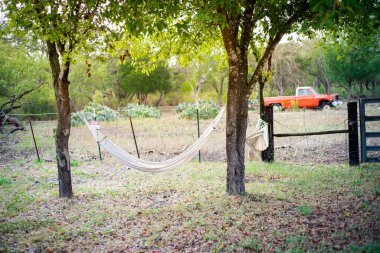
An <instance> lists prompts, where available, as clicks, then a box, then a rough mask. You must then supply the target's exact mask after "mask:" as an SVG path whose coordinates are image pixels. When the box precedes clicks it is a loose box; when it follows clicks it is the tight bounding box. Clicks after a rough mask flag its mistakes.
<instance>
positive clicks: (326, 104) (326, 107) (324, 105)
mask: <svg viewBox="0 0 380 253" xmlns="http://www.w3.org/2000/svg"><path fill="white" fill-rule="evenodd" d="M319 108H321V110H322V111H328V110H331V104H330V103H329V102H322V103H321V105H320V107H319Z"/></svg>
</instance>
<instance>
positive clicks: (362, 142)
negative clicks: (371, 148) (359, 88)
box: [359, 98, 367, 162]
mask: <svg viewBox="0 0 380 253" xmlns="http://www.w3.org/2000/svg"><path fill="white" fill-rule="evenodd" d="M359 112H360V151H361V160H362V162H367V150H366V147H367V135H366V125H365V102H364V99H363V98H360V99H359Z"/></svg>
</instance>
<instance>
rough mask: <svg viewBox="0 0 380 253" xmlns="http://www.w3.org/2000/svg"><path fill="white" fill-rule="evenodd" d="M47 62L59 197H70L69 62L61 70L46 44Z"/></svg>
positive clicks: (56, 56)
mask: <svg viewBox="0 0 380 253" xmlns="http://www.w3.org/2000/svg"><path fill="white" fill-rule="evenodd" d="M47 48H48V55H49V62H50V67H51V71H52V79H53V86H54V92H55V98H56V103H57V109H58V124H57V129H55V147H56V155H57V167H58V183H59V197H72V196H73V190H72V183H71V169H70V155H69V137H70V128H71V115H70V98H69V83H70V82H69V80H68V75H69V71H70V60H67V61H66V62H65V63H64V64H63V65H62V68H61V65H60V62H59V54H58V51H57V47H56V44H55V43H52V42H47Z"/></svg>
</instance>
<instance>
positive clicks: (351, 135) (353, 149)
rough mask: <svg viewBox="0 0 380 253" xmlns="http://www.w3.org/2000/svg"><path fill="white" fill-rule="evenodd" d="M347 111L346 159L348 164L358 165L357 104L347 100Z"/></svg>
mask: <svg viewBox="0 0 380 253" xmlns="http://www.w3.org/2000/svg"><path fill="white" fill-rule="evenodd" d="M347 113H348V159H349V164H350V166H357V165H359V134H358V104H357V102H349V103H348V104H347Z"/></svg>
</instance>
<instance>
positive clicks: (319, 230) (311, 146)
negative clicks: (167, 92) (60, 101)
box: [0, 108, 380, 252]
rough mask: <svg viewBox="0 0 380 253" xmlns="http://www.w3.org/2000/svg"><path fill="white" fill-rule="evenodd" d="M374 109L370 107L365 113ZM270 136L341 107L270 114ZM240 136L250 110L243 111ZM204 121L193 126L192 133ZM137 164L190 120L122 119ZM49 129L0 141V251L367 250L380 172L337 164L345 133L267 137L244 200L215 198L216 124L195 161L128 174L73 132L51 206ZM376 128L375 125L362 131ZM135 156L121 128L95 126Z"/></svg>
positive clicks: (221, 170) (188, 139)
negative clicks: (66, 168) (65, 177)
mask: <svg viewBox="0 0 380 253" xmlns="http://www.w3.org/2000/svg"><path fill="white" fill-rule="evenodd" d="M377 110H378V108H374V111H375V113H376V111H377ZM274 118H275V126H274V129H275V132H277V133H280V132H292V131H297V132H303V131H319V130H333V129H345V128H346V127H347V121H346V118H347V116H346V111H345V110H332V111H328V112H320V111H299V112H292V111H289V112H278V113H275V117H274ZM249 119H250V121H249V122H250V124H249V129H248V134H250V133H252V132H253V130H254V127H255V124H256V121H257V113H256V112H250V115H249ZM209 122H210V121H202V122H201V129H204V128H205V127H206V126H207V124H208V123H209ZM133 123H134V128H135V131H136V137H137V142H138V145H139V149H140V153H141V157H142V158H144V159H147V160H156V161H158V160H162V159H166V158H168V157H171V156H173V155H175V154H178V153H180V152H181V151H182V150H184V149H185V148H186V147H187V145H189V144H191V143H192V142H193V141H194V140H195V139H196V137H197V126H196V122H195V121H189V120H185V119H178V116H177V115H176V114H175V113H174V112H173V111H172V108H167V109H166V110H165V112H164V115H163V117H162V118H161V119H134V120H133ZM54 124H55V123H54V122H53V121H39V122H34V123H33V126H34V130H35V134H36V138H37V144H38V146H39V151H40V155H41V157H42V162H38V161H36V156H35V151H34V147H33V143H32V139H31V135H30V132H29V131H27V132H19V133H17V134H14V135H11V136H8V137H4V138H2V140H1V146H0V149H1V150H0V151H1V153H0V154H1V157H0V212H1V218H0V252H2V251H4V252H7V251H10V252H17V251H28V252H52V251H81V252H83V251H84V252H86V251H91V252H105V251H115V252H336V251H338V252H339V251H344V252H379V251H380V243H379V234H380V226H379V225H380V202H379V196H380V169H379V165H378V164H372V165H371V164H367V165H362V166H360V167H349V166H348V165H347V163H348V162H347V160H348V158H347V156H348V155H347V153H348V152H347V137H346V135H342V134H340V135H328V136H316V137H308V138H301V137H297V138H277V139H275V159H276V162H275V163H273V164H263V163H261V162H260V161H257V160H258V157H256V159H255V161H252V162H247V166H246V190H247V194H246V195H243V196H238V197H231V196H227V195H226V193H225V182H226V180H225V175H226V164H225V151H224V148H225V120H224V119H222V121H221V122H220V124H219V127H218V129H217V131H216V132H215V133H214V134H213V135H212V136H211V139H210V140H209V142H208V143H207V144H206V146H205V147H204V148H203V149H202V163H198V162H197V159H196V158H195V159H194V160H193V161H192V162H190V163H188V164H186V165H184V166H182V167H181V168H179V169H177V170H174V171H172V172H167V173H162V174H149V173H140V172H137V171H134V170H130V169H129V168H127V167H125V166H123V165H122V164H120V163H119V162H118V161H116V160H115V159H113V158H112V157H110V156H109V155H107V154H106V153H105V152H103V157H104V160H103V161H99V159H98V150H97V145H96V142H94V140H93V139H92V137H91V136H90V134H89V132H88V130H87V129H86V128H85V127H75V128H73V129H72V133H71V140H70V141H71V142H70V149H71V157H72V174H73V175H72V176H73V186H74V194H75V196H74V198H72V199H59V198H58V185H57V175H56V174H57V172H56V165H55V161H54V145H53V143H54V140H53V137H52V133H53V128H54ZM368 127H369V128H370V129H379V126H378V125H369V126H368ZM101 128H102V130H103V131H104V133H106V134H107V136H108V138H109V139H110V140H112V141H114V142H115V143H117V144H118V145H120V146H122V147H123V148H125V149H126V150H128V151H129V152H131V153H134V154H135V147H134V142H133V137H132V133H131V130H130V125H129V121H127V120H121V121H118V122H112V123H111V122H107V123H104V124H103V123H102V124H101Z"/></svg>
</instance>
